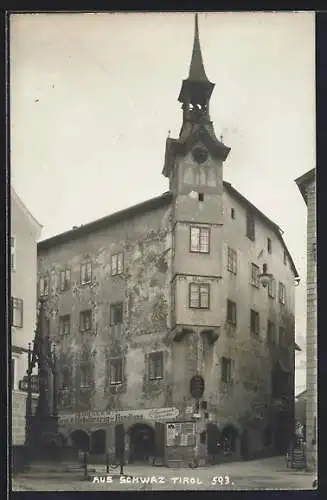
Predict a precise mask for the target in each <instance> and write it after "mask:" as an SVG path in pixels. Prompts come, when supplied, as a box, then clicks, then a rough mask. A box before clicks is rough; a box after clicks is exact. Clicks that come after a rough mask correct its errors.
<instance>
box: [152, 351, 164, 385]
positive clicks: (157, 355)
mask: <svg viewBox="0 0 327 500" xmlns="http://www.w3.org/2000/svg"><path fill="white" fill-rule="evenodd" d="M158 360H159V362H160V363H159V367H160V369H159V370H157V369H156V362H157V361H158ZM148 363H149V369H148V379H149V380H162V379H163V378H164V366H163V365H164V356H163V351H154V352H150V353H149V358H148ZM158 371H159V373H160V374H159V375H157V372H158Z"/></svg>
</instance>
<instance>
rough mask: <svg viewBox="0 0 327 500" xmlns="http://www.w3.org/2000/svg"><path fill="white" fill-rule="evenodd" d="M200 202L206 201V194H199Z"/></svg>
mask: <svg viewBox="0 0 327 500" xmlns="http://www.w3.org/2000/svg"><path fill="white" fill-rule="evenodd" d="M199 201H204V194H203V193H199Z"/></svg>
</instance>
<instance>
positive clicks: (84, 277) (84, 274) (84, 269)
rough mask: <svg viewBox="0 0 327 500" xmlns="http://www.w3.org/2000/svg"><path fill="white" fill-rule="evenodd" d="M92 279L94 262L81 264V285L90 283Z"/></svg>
mask: <svg viewBox="0 0 327 500" xmlns="http://www.w3.org/2000/svg"><path fill="white" fill-rule="evenodd" d="M91 280H92V262H87V263H86V264H82V265H81V285H85V284H86V283H90V281H91Z"/></svg>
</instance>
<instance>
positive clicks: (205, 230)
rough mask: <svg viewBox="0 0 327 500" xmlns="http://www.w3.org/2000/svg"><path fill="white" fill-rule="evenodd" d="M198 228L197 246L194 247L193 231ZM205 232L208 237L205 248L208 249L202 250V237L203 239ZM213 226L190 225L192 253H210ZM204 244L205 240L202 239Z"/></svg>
mask: <svg viewBox="0 0 327 500" xmlns="http://www.w3.org/2000/svg"><path fill="white" fill-rule="evenodd" d="M194 230H196V231H198V235H197V236H196V240H197V241H196V248H194V247H193V238H192V232H193V231H194ZM203 233H204V234H206V233H207V237H206V238H204V240H205V241H206V245H205V248H206V250H201V238H202V239H203ZM210 233H211V228H210V227H204V226H195V225H192V226H190V245H189V251H190V253H204V254H209V253H210V236H211V234H210ZM202 244H203V241H202Z"/></svg>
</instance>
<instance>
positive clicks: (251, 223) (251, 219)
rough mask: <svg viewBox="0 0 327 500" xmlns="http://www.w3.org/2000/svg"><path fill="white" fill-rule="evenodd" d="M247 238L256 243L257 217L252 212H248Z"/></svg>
mask: <svg viewBox="0 0 327 500" xmlns="http://www.w3.org/2000/svg"><path fill="white" fill-rule="evenodd" d="M246 236H247V238H249V240H251V241H255V216H254V214H253V213H252V212H250V211H247V212H246Z"/></svg>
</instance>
